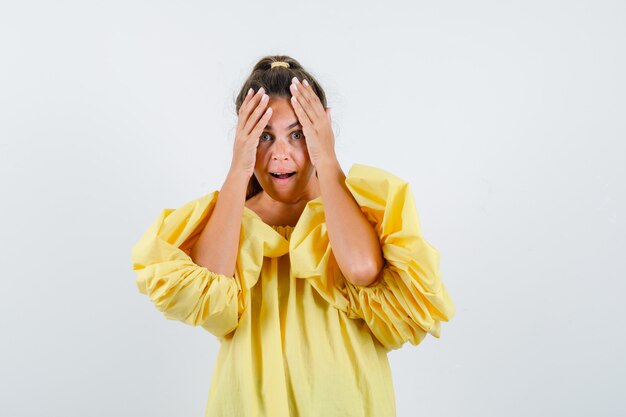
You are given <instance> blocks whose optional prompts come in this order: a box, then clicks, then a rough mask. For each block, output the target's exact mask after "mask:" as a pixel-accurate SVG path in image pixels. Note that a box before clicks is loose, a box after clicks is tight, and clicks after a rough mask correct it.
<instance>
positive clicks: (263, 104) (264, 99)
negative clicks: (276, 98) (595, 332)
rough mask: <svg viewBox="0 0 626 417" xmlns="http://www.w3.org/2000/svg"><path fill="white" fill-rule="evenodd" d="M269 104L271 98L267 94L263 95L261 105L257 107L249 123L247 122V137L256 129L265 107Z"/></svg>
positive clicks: (245, 129)
mask: <svg viewBox="0 0 626 417" xmlns="http://www.w3.org/2000/svg"><path fill="white" fill-rule="evenodd" d="M268 102H269V96H268V95H267V94H263V96H262V97H261V100H260V102H259V104H258V105H257V106H256V108H255V109H254V111H253V112H252V114H251V115H250V117H248V121H247V122H246V124H245V126H244V128H243V132H244V134H245V135H249V134H250V131H251V130H252V129H253V128H254V125H256V123H257V122H258V121H259V118H260V117H261V115H262V114H263V112H264V111H265V107H266V106H267V103H268Z"/></svg>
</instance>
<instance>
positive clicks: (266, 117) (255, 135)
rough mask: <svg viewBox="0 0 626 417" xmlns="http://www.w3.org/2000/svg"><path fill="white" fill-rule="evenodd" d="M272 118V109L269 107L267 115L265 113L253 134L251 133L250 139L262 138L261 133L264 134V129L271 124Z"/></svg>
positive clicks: (266, 111)
mask: <svg viewBox="0 0 626 417" xmlns="http://www.w3.org/2000/svg"><path fill="white" fill-rule="evenodd" d="M271 117H272V108H271V107H268V108H267V109H266V110H265V113H263V116H261V118H260V119H259V121H258V122H257V124H256V125H255V126H254V128H253V129H252V132H250V137H251V138H253V139H254V140H258V139H259V136H261V133H262V132H263V129H265V126H267V124H268V123H269V121H270V118H271Z"/></svg>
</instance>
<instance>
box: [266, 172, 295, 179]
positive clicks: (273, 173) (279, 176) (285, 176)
mask: <svg viewBox="0 0 626 417" xmlns="http://www.w3.org/2000/svg"><path fill="white" fill-rule="evenodd" d="M294 174H295V172H289V173H286V174H277V173H275V172H270V175H271V176H272V177H274V178H289V177H291V176H292V175H294Z"/></svg>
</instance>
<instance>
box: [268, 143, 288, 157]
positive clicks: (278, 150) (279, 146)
mask: <svg viewBox="0 0 626 417" xmlns="http://www.w3.org/2000/svg"><path fill="white" fill-rule="evenodd" d="M287 155H288V151H287V145H285V143H284V142H283V141H281V140H277V141H275V142H274V146H272V159H273V160H284V159H287Z"/></svg>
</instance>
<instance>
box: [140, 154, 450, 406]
mask: <svg viewBox="0 0 626 417" xmlns="http://www.w3.org/2000/svg"><path fill="white" fill-rule="evenodd" d="M345 183H346V185H347V187H348V189H349V190H350V192H351V193H352V195H353V196H354V198H355V200H356V201H357V203H358V204H359V206H361V210H362V212H363V213H364V214H365V215H366V216H367V219H368V220H369V221H370V222H371V224H372V225H373V226H374V227H375V229H376V231H377V233H378V236H379V237H380V243H381V246H382V249H383V254H384V258H385V261H386V262H385V268H384V270H383V271H382V273H381V275H380V276H379V277H378V278H377V280H376V281H375V282H374V283H373V284H372V285H370V286H368V287H362V286H356V285H353V284H351V283H350V282H349V281H348V280H347V279H344V277H343V275H342V274H341V271H340V270H339V268H338V266H337V264H336V262H335V259H334V257H333V253H332V250H331V246H330V242H329V239H328V234H327V228H326V223H325V217H324V207H323V205H322V200H321V197H318V198H316V199H313V200H311V201H309V202H308V203H307V205H306V207H305V209H304V211H303V213H302V215H301V217H300V219H299V220H298V222H297V224H296V226H294V227H292V226H288V225H285V226H274V225H268V224H266V223H265V222H263V220H261V218H260V217H259V216H258V215H257V214H256V213H255V212H254V211H252V210H251V209H249V208H248V207H245V206H244V211H243V216H242V225H241V235H240V236H241V238H240V244H239V252H238V256H237V265H236V271H235V275H234V277H230V276H226V275H221V274H217V273H214V272H212V271H209V270H208V269H206V268H204V267H201V266H199V265H197V264H195V263H194V262H193V261H192V259H191V258H190V256H189V253H190V249H191V247H192V246H193V245H194V243H195V242H196V241H197V239H198V237H199V235H200V232H201V231H202V230H203V228H204V226H205V225H206V222H207V220H208V218H209V217H210V216H211V213H212V210H213V208H214V206H215V202H216V200H217V196H218V193H219V192H218V191H213V192H211V193H209V194H207V195H204V196H202V197H200V198H197V199H195V200H193V201H190V202H188V203H186V204H184V205H183V206H182V207H180V208H178V209H175V210H174V209H163V210H162V211H161V213H160V214H159V216H158V218H157V219H156V221H154V223H153V224H152V225H151V226H150V227H149V229H148V230H147V231H146V232H145V233H144V234H143V236H142V237H141V239H140V240H139V241H138V242H137V243H136V244H135V246H133V248H132V262H133V269H134V270H135V271H136V273H137V279H136V283H137V287H138V289H139V292H141V293H142V294H146V295H147V296H148V297H149V298H150V300H151V301H152V302H153V303H154V305H155V306H156V308H157V309H158V310H160V311H161V312H163V313H164V315H165V317H166V318H167V319H170V320H179V321H182V322H184V323H187V324H190V325H192V326H202V327H203V328H204V329H205V330H207V331H208V332H210V333H211V334H213V335H214V336H215V337H216V338H217V339H218V340H219V341H220V350H219V353H218V357H217V362H216V364H215V367H214V371H213V375H212V382H211V387H210V390H209V398H208V402H207V406H206V416H210V417H222V416H224V417H226V416H228V417H231V416H238V417H247V416H250V417H251V416H271V417H283V416H290V417H294V416H299V417H309V416H311V417H313V416H315V417H319V416H324V417H333V416H342V417H346V416H350V417H359V416H364V417H365V416H367V417H370V416H375V417H387V416H395V415H396V412H395V397H394V388H393V385H392V376H391V370H390V367H389V362H388V359H387V352H389V351H390V350H393V349H398V348H400V347H401V346H402V345H403V344H404V343H405V342H409V343H411V344H412V345H417V344H418V343H419V342H421V340H422V339H423V338H424V337H425V336H426V333H430V334H431V335H432V336H434V337H437V338H439V337H440V322H441V321H446V322H447V321H448V320H449V319H450V318H452V316H453V315H454V314H455V307H454V304H453V302H452V300H451V298H450V296H449V295H448V291H447V289H446V287H445V285H444V284H443V282H442V280H441V274H440V271H439V253H438V251H437V250H436V249H435V248H434V247H433V246H431V245H430V244H429V243H428V242H427V241H426V240H424V239H423V237H422V233H421V228H420V224H419V220H418V214H417V209H416V207H415V203H414V200H413V196H412V193H411V190H410V187H409V184H408V183H407V182H406V181H404V180H402V179H400V178H398V177H396V176H395V175H393V174H391V173H389V172H387V171H384V170H382V169H379V168H375V167H371V166H367V165H363V164H354V165H353V166H352V167H351V168H350V170H349V172H348V174H347V175H346V181H345Z"/></svg>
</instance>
